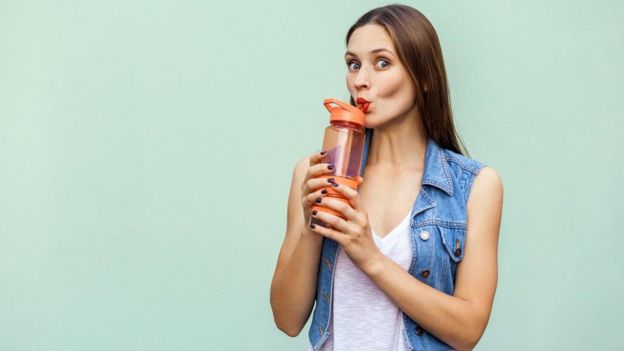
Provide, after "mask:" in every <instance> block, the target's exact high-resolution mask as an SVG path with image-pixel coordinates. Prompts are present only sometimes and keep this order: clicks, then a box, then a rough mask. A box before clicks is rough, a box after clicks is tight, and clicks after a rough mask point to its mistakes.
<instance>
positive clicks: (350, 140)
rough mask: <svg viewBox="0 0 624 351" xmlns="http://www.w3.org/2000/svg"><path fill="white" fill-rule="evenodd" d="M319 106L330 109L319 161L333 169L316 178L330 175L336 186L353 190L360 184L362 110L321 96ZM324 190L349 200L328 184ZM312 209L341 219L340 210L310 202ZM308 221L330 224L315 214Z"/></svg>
mask: <svg viewBox="0 0 624 351" xmlns="http://www.w3.org/2000/svg"><path fill="white" fill-rule="evenodd" d="M323 105H325V107H326V108H327V110H329V112H330V117H329V123H330V125H329V126H328V127H327V128H325V135H324V137H323V148H322V150H325V151H327V155H325V158H324V159H323V162H324V163H329V164H333V165H334V167H335V168H334V170H333V171H332V172H331V173H326V174H324V175H322V176H320V178H334V181H335V182H336V183H338V184H340V186H349V187H351V188H353V189H356V190H357V189H358V188H359V186H360V184H361V183H362V180H361V177H360V174H359V173H360V166H361V164H362V152H363V149H364V140H365V137H366V134H365V132H364V113H363V112H362V111H360V110H359V109H358V108H357V107H355V106H352V105H350V104H348V103H345V102H343V101H340V100H337V99H333V98H330V99H325V100H324V101H323ZM328 184H329V183H328ZM324 189H326V190H327V195H325V196H326V197H333V198H335V199H337V200H340V201H342V202H344V203H346V204H349V200H347V199H346V198H344V197H343V196H342V194H340V193H339V192H338V191H336V190H335V189H334V188H333V187H332V186H331V185H329V186H327V187H325V188H324ZM349 205H350V204H349ZM312 210H317V211H323V212H326V213H331V214H333V215H336V216H338V217H341V218H343V219H345V218H344V217H343V216H342V214H341V213H340V212H336V211H334V210H332V209H330V208H327V207H324V206H322V205H314V206H312ZM310 223H314V224H319V225H322V226H324V227H331V226H330V225H328V224H326V223H324V222H323V221H321V220H319V219H318V218H315V217H310Z"/></svg>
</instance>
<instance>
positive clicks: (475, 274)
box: [361, 167, 503, 350]
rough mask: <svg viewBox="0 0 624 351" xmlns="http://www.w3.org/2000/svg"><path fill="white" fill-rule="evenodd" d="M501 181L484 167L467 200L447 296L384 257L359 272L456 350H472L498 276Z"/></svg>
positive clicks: (400, 307)
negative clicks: (462, 237) (452, 283)
mask: <svg viewBox="0 0 624 351" xmlns="http://www.w3.org/2000/svg"><path fill="white" fill-rule="evenodd" d="M502 205H503V185H502V182H501V180H500V177H499V176H498V174H497V173H496V171H494V170H493V169H491V168H489V167H485V168H483V169H482V170H481V172H479V174H478V175H477V177H476V178H475V180H474V183H473V186H472V190H471V194H470V198H469V200H468V210H467V212H468V213H467V215H468V223H467V224H468V228H467V232H466V243H465V248H464V258H463V260H462V261H461V262H460V263H459V264H458V266H457V271H456V278H455V279H456V280H455V281H456V284H455V292H454V294H453V296H451V295H447V294H445V293H443V292H441V291H439V290H436V289H434V288H432V287H430V286H429V285H427V284H425V283H422V282H421V281H419V280H417V279H416V278H414V277H413V276H411V275H410V274H409V273H408V272H406V271H404V270H403V269H402V268H401V267H400V266H399V265H397V264H396V263H395V262H393V261H392V260H390V259H389V258H388V257H386V256H384V255H379V258H378V259H377V260H375V261H374V262H371V263H370V264H368V265H367V266H364V267H361V269H362V271H363V272H364V273H365V274H366V275H367V276H368V277H369V278H370V279H371V280H372V281H373V282H374V283H375V284H376V285H378V286H379V288H380V289H381V290H382V291H383V292H384V293H385V294H386V295H387V296H388V297H389V298H390V299H391V300H392V301H393V302H394V303H395V304H396V305H397V306H398V307H399V309H401V310H402V311H404V312H405V313H406V314H407V315H408V316H409V317H410V318H411V319H412V320H413V321H415V322H416V323H417V324H418V325H420V326H422V327H423V329H426V330H427V331H429V332H430V333H431V334H433V335H435V336H436V337H437V338H439V339H441V340H442V341H444V342H446V343H447V344H449V345H451V346H452V347H454V348H455V349H457V350H470V349H472V348H473V347H474V346H475V345H476V344H477V342H478V341H479V339H480V338H481V336H482V335H483V332H484V331H485V327H486V325H487V323H488V320H489V317H490V312H491V309H492V303H493V300H494V292H495V290H496V285H497V280H498V262H497V261H498V259H497V257H498V236H499V229H500V221H501V215H502Z"/></svg>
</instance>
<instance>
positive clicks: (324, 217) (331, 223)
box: [312, 198, 359, 233]
mask: <svg viewBox="0 0 624 351" xmlns="http://www.w3.org/2000/svg"><path fill="white" fill-rule="evenodd" d="M326 200H329V198H328V199H323V202H325V201H326ZM323 206H324V207H327V208H330V206H328V205H327V203H325V204H323ZM345 206H346V205H345ZM347 207H348V206H347ZM312 217H314V218H318V219H319V220H321V221H322V222H324V223H327V224H328V226H327V228H329V229H335V230H336V231H338V232H341V233H356V232H357V231H358V230H359V229H358V227H357V226H356V225H355V224H354V223H353V222H351V221H345V220H344V219H342V218H340V217H338V216H336V215H333V214H331V213H326V212H324V211H321V210H319V211H312Z"/></svg>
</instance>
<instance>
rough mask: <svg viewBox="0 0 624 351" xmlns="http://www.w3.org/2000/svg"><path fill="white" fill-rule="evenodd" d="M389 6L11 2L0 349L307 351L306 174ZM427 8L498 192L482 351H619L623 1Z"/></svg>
mask: <svg viewBox="0 0 624 351" xmlns="http://www.w3.org/2000/svg"><path fill="white" fill-rule="evenodd" d="M383 4H385V3H382V2H377V1H350V2H340V3H336V2H334V1H321V2H307V1H306V2H304V1H301V2H297V3H293V2H291V1H280V2H248V1H227V2H225V1H223V2H219V3H217V2H210V1H209V2H205V1H131V2H128V1H100V2H98V3H92V4H86V2H83V1H57V2H44V1H41V2H31V1H6V0H5V1H2V2H0V162H1V164H0V350H4V351H12V350H20V351H21V350H63V351H79V350H80V351H82V350H152V351H155V350H250V349H259V350H304V349H305V348H306V343H307V327H306V329H305V330H304V332H303V333H302V334H301V335H300V336H299V337H297V338H289V337H287V336H286V335H285V334H282V333H281V332H279V331H278V330H277V329H276V328H275V326H274V324H273V319H272V315H271V309H270V305H269V287H270V281H271V277H272V274H273V269H274V265H275V261H276V258H277V254H278V250H279V247H280V245H281V242H282V239H283V236H284V231H285V225H286V201H287V195H288V190H289V186H290V179H291V173H292V169H293V166H294V164H295V163H296V161H297V160H299V159H300V158H301V157H304V156H306V155H308V154H310V153H312V152H314V151H315V150H317V149H318V148H319V147H320V143H321V139H322V133H323V128H324V127H325V124H326V122H327V118H328V115H327V112H326V111H325V110H324V108H323V106H322V104H321V101H322V100H323V99H324V98H326V97H330V96H333V97H337V98H341V99H347V98H348V95H347V91H346V88H345V83H344V78H345V70H346V67H345V65H344V63H343V61H342V55H343V53H344V43H343V38H344V35H345V33H346V30H347V29H348V27H349V26H350V25H351V24H352V23H353V22H354V21H355V20H356V19H357V17H359V16H360V15H361V14H363V13H364V12H365V11H367V10H369V9H371V8H373V7H376V6H379V5H383ZM411 4H412V5H413V6H414V7H416V8H418V9H420V10H421V11H422V12H423V13H424V14H425V15H426V16H428V18H429V19H430V20H431V22H432V23H433V24H434V26H435V27H436V29H437V31H438V34H439V37H440V40H441V44H442V47H443V52H444V56H445V61H446V65H447V70H448V76H449V81H450V87H451V96H452V103H453V107H454V112H455V121H456V124H457V126H458V129H459V131H460V133H461V135H462V137H463V139H464V141H465V142H466V144H467V145H468V149H469V151H470V153H471V156H472V157H473V158H476V159H478V160H480V161H482V162H484V163H486V164H487V165H489V166H491V167H493V168H495V169H496V170H498V172H499V173H500V175H501V176H502V179H503V182H504V185H505V207H504V216H503V217H504V218H503V223H502V229H501V241H500V252H499V253H500V257H499V263H500V272H499V273H500V277H499V285H498V291H497V294H496V299H495V303H494V308H493V311H492V316H491V318H490V322H489V325H488V328H487V330H486V332H485V334H484V336H483V338H482V340H481V342H480V344H479V345H478V347H477V348H476V349H477V350H588V349H592V350H621V349H624V341H623V340H622V338H621V337H620V334H621V321H622V315H623V312H624V308H623V307H622V303H621V297H622V296H624V283H622V277H624V264H622V263H621V261H620V258H621V256H622V252H623V251H624V239H623V237H624V225H623V224H622V221H621V220H620V219H621V218H620V216H622V213H624V205H623V204H624V201H623V200H622V199H623V198H624V186H622V183H621V182H622V181H623V180H624V167H623V166H622V161H623V158H622V156H621V152H620V150H621V149H622V148H623V147H624V142H622V139H621V138H622V134H623V133H624V104H623V102H622V100H623V97H622V92H623V90H624V65H623V62H624V25H623V23H624V3H623V2H621V1H550V2H548V3H546V2H542V1H513V2H512V1H499V2H490V1H473V2H457V1H436V2H432V1H414V2H412V3H411Z"/></svg>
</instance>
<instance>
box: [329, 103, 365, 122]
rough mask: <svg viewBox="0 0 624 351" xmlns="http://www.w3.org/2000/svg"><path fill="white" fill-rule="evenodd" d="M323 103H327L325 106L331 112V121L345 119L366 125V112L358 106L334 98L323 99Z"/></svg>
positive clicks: (345, 120)
mask: <svg viewBox="0 0 624 351" xmlns="http://www.w3.org/2000/svg"><path fill="white" fill-rule="evenodd" d="M323 105H325V108H327V110H328V111H329V113H330V116H329V121H330V122H333V121H344V122H352V123H357V124H359V125H361V126H364V112H362V111H361V110H360V109H358V108H357V107H355V106H352V105H350V104H347V103H346V102H344V101H340V100H338V99H334V98H329V99H325V100H323ZM334 105H337V106H334Z"/></svg>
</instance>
